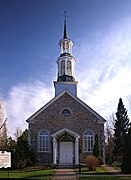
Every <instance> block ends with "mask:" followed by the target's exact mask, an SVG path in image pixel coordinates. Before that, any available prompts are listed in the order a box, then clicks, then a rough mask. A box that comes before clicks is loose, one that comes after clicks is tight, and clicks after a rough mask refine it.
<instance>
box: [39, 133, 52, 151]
mask: <svg viewBox="0 0 131 180" xmlns="http://www.w3.org/2000/svg"><path fill="white" fill-rule="evenodd" d="M38 151H41V152H48V151H49V134H48V132H47V131H46V130H43V131H41V132H40V133H39V137H38Z"/></svg>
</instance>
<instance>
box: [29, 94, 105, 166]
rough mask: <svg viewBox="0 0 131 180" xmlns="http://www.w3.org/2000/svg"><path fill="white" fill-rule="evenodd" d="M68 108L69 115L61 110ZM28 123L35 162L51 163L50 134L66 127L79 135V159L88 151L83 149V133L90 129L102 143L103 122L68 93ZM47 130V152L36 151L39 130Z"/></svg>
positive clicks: (51, 145) (51, 147)
mask: <svg viewBox="0 0 131 180" xmlns="http://www.w3.org/2000/svg"><path fill="white" fill-rule="evenodd" d="M64 108H68V109H69V110H70V111H71V115H63V114H61V111H62V110H63V109H64ZM32 121H33V123H29V130H30V143H31V147H32V148H33V149H34V150H35V151H36V154H37V162H39V163H45V164H46V163H48V164H52V162H53V142H52V141H53V140H52V137H51V134H53V133H56V132H57V131H59V130H61V129H63V128H67V129H69V130H71V131H73V132H75V133H78V134H79V135H80V138H79V154H80V160H81V161H83V157H84V156H85V155H87V154H88V153H84V151H83V133H84V132H85V131H86V130H91V131H92V132H94V134H96V133H97V134H98V136H99V138H100V142H101V145H102V141H103V137H104V135H103V130H104V124H103V123H99V119H98V118H97V117H96V116H95V115H94V114H93V113H91V112H90V111H89V110H88V109H86V108H85V107H84V106H82V105H81V104H80V103H79V102H78V101H76V100H75V99H74V98H73V97H71V96H70V95H69V94H68V93H64V94H63V95H62V96H61V97H59V98H58V99H57V100H56V101H54V102H53V103H51V104H50V105H49V106H48V107H47V108H45V109H44V110H43V111H42V112H41V113H40V114H38V115H37V116H36V117H35V118H34V119H33V120H32ZM43 129H45V130H47V131H48V132H49V135H50V143H49V152H46V153H43V152H37V146H38V142H37V141H38V134H39V132H40V131H41V130H43Z"/></svg>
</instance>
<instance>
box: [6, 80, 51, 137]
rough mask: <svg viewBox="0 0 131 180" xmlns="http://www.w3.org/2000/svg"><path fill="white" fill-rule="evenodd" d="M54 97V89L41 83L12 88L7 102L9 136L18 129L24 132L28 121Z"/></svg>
mask: <svg viewBox="0 0 131 180" xmlns="http://www.w3.org/2000/svg"><path fill="white" fill-rule="evenodd" d="M52 96H53V91H52V88H50V87H46V85H45V84H44V83H42V82H40V81H36V82H34V83H33V84H31V83H30V84H19V85H17V86H15V87H12V89H11V90H10V93H9V95H8V98H7V99H6V100H5V109H6V113H7V117H8V130H9V134H10V133H11V135H12V133H14V131H15V129H16V127H20V128H21V129H22V130H24V129H25V128H26V127H27V123H26V119H27V118H28V117H29V116H31V115H32V114H33V113H35V112H36V111H37V110H38V109H39V108H41V107H42V106H43V105H45V103H46V102H48V101H49V100H50V98H51V97H52Z"/></svg>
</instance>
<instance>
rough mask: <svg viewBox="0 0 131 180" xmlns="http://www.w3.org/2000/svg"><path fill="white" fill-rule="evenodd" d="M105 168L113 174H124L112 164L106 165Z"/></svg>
mask: <svg viewBox="0 0 131 180" xmlns="http://www.w3.org/2000/svg"><path fill="white" fill-rule="evenodd" d="M104 168H105V169H106V171H107V172H109V173H110V174H112V175H123V174H122V172H121V171H119V170H117V169H115V168H114V167H112V166H108V165H104Z"/></svg>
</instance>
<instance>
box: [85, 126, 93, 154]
mask: <svg viewBox="0 0 131 180" xmlns="http://www.w3.org/2000/svg"><path fill="white" fill-rule="evenodd" d="M86 132H91V133H92V136H93V145H94V140H95V139H94V136H95V135H94V132H93V131H92V130H90V129H87V130H85V131H84V133H83V138H82V139H83V152H85V153H92V152H93V150H92V151H88V138H87V150H85V136H87V137H88V136H90V137H91V135H85V134H86Z"/></svg>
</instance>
